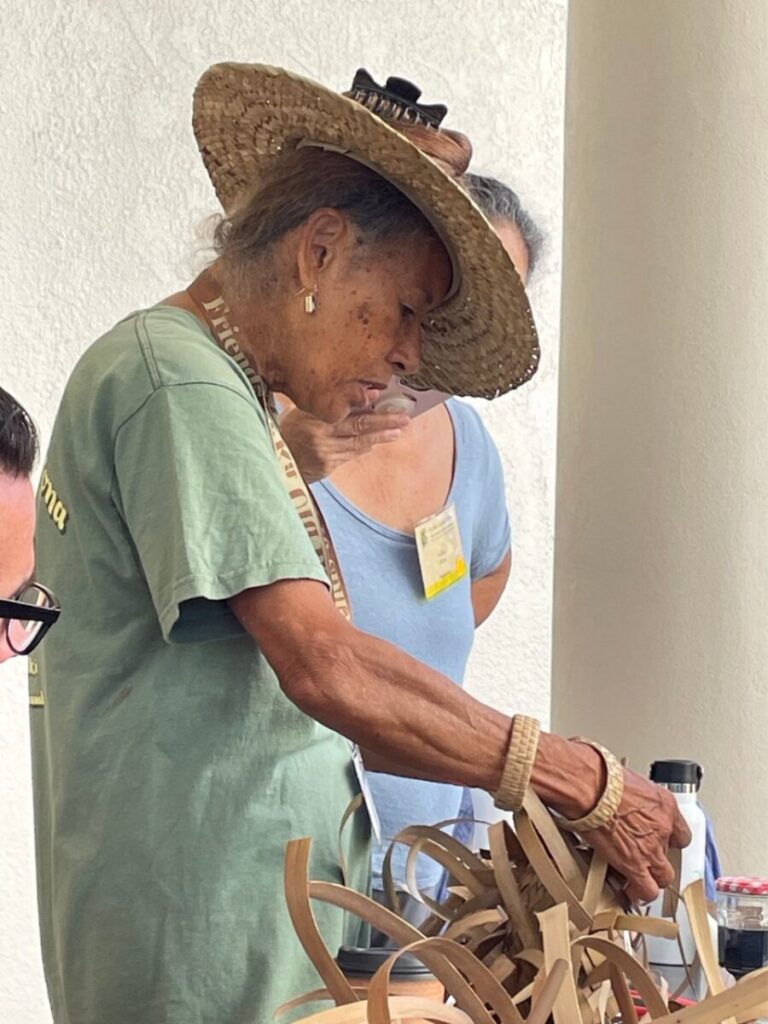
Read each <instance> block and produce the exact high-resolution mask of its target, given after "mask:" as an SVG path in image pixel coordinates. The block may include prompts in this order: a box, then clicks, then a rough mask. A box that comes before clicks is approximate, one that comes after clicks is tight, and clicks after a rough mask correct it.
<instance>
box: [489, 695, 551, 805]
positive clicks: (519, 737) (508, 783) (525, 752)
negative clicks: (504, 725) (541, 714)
mask: <svg viewBox="0 0 768 1024" xmlns="http://www.w3.org/2000/svg"><path fill="white" fill-rule="evenodd" d="M540 732H541V725H540V723H539V722H538V720H537V719H535V718H529V717H528V715H515V717H514V718H513V719H512V729H511V731H510V734H509V748H508V750H507V760H506V762H505V764H504V771H503V772H502V774H501V784H500V785H499V788H498V791H497V792H496V795H495V797H494V800H493V802H494V803H495V805H496V806H497V807H498V808H500V809H501V810H502V811H519V810H520V808H521V807H522V806H523V800H524V799H525V793H526V790H527V789H528V786H529V785H530V781H531V775H532V774H533V762H534V761H535V759H536V750H537V748H538V746H539V733H540Z"/></svg>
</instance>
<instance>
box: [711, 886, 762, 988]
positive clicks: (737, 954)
mask: <svg viewBox="0 0 768 1024" xmlns="http://www.w3.org/2000/svg"><path fill="white" fill-rule="evenodd" d="M717 923H718V951H719V954H720V964H721V966H722V967H725V969H726V970H727V971H730V973H731V974H733V975H735V976H736V977H737V978H739V977H741V976H742V975H744V974H748V973H749V972H750V971H756V970H758V969H759V968H760V967H768V878H746V877H744V878H718V880H717Z"/></svg>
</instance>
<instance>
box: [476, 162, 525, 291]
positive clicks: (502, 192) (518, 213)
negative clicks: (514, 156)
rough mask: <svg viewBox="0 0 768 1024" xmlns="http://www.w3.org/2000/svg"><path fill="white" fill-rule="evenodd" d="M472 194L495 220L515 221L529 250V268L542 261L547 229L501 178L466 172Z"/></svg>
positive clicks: (478, 203) (497, 221)
mask: <svg viewBox="0 0 768 1024" xmlns="http://www.w3.org/2000/svg"><path fill="white" fill-rule="evenodd" d="M464 181H465V182H466V184H467V189H468V191H469V194H470V195H471V196H472V198H473V199H474V201H475V202H476V203H477V205H478V206H479V207H480V209H481V210H482V211H483V213H484V214H485V216H486V217H487V218H488V220H489V221H491V223H494V222H495V223H499V222H500V221H501V222H503V223H504V224H515V225H516V226H517V229H518V230H519V232H520V234H521V236H522V239H523V241H524V242H525V247H526V248H527V250H528V270H529V272H531V271H533V268H534V267H535V266H536V264H537V263H538V262H539V258H540V257H541V250H542V248H543V246H544V232H543V231H542V230H541V228H540V227H539V226H538V224H537V223H536V221H535V220H534V219H533V217H532V216H531V215H530V213H528V211H527V210H525V209H524V208H523V205H522V203H521V202H520V197H519V196H518V194H517V192H514V191H513V190H512V189H511V188H510V187H509V185H505V184H504V183H503V182H502V181H499V180H498V178H490V177H486V176H485V175H483V174H465V175H464Z"/></svg>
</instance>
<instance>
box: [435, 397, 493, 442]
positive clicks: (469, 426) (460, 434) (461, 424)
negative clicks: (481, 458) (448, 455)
mask: <svg viewBox="0 0 768 1024" xmlns="http://www.w3.org/2000/svg"><path fill="white" fill-rule="evenodd" d="M446 405H447V406H448V410H449V412H450V414H451V419H452V421H453V428H454V432H455V435H456V447H457V449H459V448H462V447H463V448H468V449H469V450H470V452H472V451H474V452H477V450H478V448H482V449H487V448H494V447H495V445H494V442H493V439H492V438H491V435H490V434H489V432H488V428H487V427H486V426H485V424H484V423H483V420H482V417H481V416H480V414H479V412H478V411H477V409H475V408H473V406H471V405H470V404H469V402H468V401H466V400H465V399H463V398H449V399H448V401H447V402H446Z"/></svg>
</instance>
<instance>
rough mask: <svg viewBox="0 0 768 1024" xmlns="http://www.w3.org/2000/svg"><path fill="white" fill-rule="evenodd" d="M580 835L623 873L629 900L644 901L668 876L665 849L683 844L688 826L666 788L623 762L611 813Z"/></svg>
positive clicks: (669, 879)
mask: <svg viewBox="0 0 768 1024" xmlns="http://www.w3.org/2000/svg"><path fill="white" fill-rule="evenodd" d="M582 838H583V839H584V841H585V842H587V843H589V845H590V846H591V847H593V848H594V849H595V850H597V852H598V853H600V854H601V855H602V856H603V857H604V858H605V860H607V861H608V863H609V864H610V865H611V866H612V867H614V868H616V870H617V871H618V872H619V873H620V874H622V875H623V876H624V878H626V880H627V884H626V885H625V886H624V890H625V892H626V894H627V897H628V898H629V899H630V900H631V902H632V903H645V902H648V901H650V900H653V899H655V898H656V896H657V895H658V891H659V889H666V887H667V886H668V885H671V883H672V882H673V881H674V879H675V872H674V870H673V869H672V865H671V864H670V863H669V861H668V860H667V850H668V848H669V847H670V846H673V847H677V848H679V849H682V848H683V847H684V846H687V845H688V843H690V841H691V832H690V829H689V828H688V825H687V824H686V821H685V819H684V818H683V816H682V814H681V813H680V809H679V808H678V806H677V801H676V800H675V798H674V797H673V796H672V794H671V793H670V792H669V790H667V789H664V787H663V786H657V785H656V783H654V782H651V781H650V780H648V779H646V778H644V777H643V776H642V775H639V774H638V773H637V772H633V771H630V770H629V769H627V768H625V769H624V795H623V797H622V800H621V803H620V804H619V808H618V811H617V812H616V816H615V818H614V819H613V821H612V822H611V823H610V824H608V825H606V827H605V828H600V829H597V830H596V831H594V832H586V833H585V834H584V835H583V836H582Z"/></svg>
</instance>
